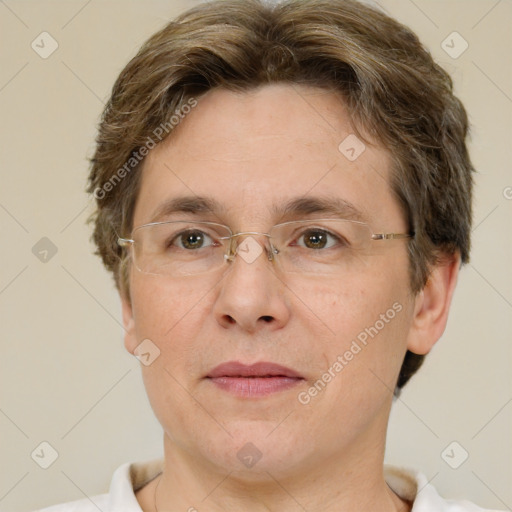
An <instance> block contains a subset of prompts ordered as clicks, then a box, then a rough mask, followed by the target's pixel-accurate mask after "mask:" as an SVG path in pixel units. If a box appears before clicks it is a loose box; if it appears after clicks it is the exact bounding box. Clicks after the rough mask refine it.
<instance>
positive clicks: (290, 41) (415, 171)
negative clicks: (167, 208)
mask: <svg viewBox="0 0 512 512" xmlns="http://www.w3.org/2000/svg"><path fill="white" fill-rule="evenodd" d="M276 82H284V83H290V84H302V85H309V86H314V87H321V88H326V89H329V90H334V91H337V92H338V93H339V94H340V95H341V97H342V98H343V100H344V102H345V104H346V106H347V108H348V111H349V113H350V115H351V119H352V122H353V125H354V129H355V130H356V131H357V133H358V135H360V136H362V137H363V138H364V136H363V135H361V134H362V133H364V134H366V136H367V138H370V139H372V140H374V141H377V142H378V143H380V144H382V145H383V146H384V147H385V148H387V149H388V150H389V152H390V154H391V157H392V161H393V169H392V178H391V186H392V189H393V191H394V192H395V193H396V195H397V197H398V200H399V202H400V204H401V206H402V208H403V211H404V215H405V217H406V219H407V220H408V222H409V225H410V229H411V230H413V231H414V233H415V237H414V239H412V240H411V241H410V243H409V250H410V275H411V289H412V291H413V292H418V291H419V290H421V288H422V287H423V286H424V285H425V283H426V281H427V279H428V273H429V268H431V267H432V265H433V264H435V263H436V261H437V260H438V257H439V256H440V255H441V254H455V253H457V252H458V253H460V255H461V260H462V262H463V263H465V262H467V261H468V258H469V248H470V231H471V217H472V215H471V193H472V171H473V167H472V164H471V162H470V159H469V156H468V151H467V147H466V136H467V134H468V119H467V114H466V111H465V109H464V107H463V106H462V104H461V102H460V101H459V100H458V98H456V97H455V96H454V94H453V87H452V81H451V78H450V77H449V75H448V74H447V73H446V72H445V71H444V70H443V69H442V68H441V67H440V66H439V65H437V64H436V63H435V62H434V60H433V59H432V57H431V55H430V53H429V52H428V51H427V50H426V49H425V48H424V47H423V46H422V44H421V43H420V41H419V40H418V38H417V36H416V35H415V34H414V33H413V32H411V30H410V29H408V28H407V27H405V26H404V25H402V24H400V23H398V22H397V21H395V20H394V19H392V18H390V17H388V16H386V15H385V14H383V13H381V12H380V11H378V10H376V9H374V8H372V7H369V6H367V5H364V4H362V3H360V2H358V1H355V0H284V1H282V2H278V3H273V4H271V3H268V2H265V1H264V0H213V1H209V2H206V3H202V4H200V5H198V6H197V7H195V8H193V9H191V10H189V11H187V12H185V13H184V14H182V15H181V16H179V17H178V18H177V19H176V20H175V21H173V22H171V23H169V24H168V25H167V26H165V27H164V28H163V29H162V30H160V31H159V32H157V33H156V34H154V35H153V36H152V37H151V38H150V39H149V40H148V41H147V42H146V43H145V44H144V45H143V46H142V47H141V49H140V50H139V52H138V54H137V55H136V56H135V57H134V58H133V59H132V60H131V61H130V62H129V63H128V65H127V66H126V67H125V68H124V69H123V71H122V72H121V74H120V76H119V78H118V79H117V81H116V83H115V85H114V87H113V90H112V95H111V97H110V99H109V101H108V103H107V106H106V108H105V110H104V113H103V116H102V119H101V123H100V126H99V135H98V138H97V146H96V151H95V154H94V156H93V158H92V160H91V162H92V166H91V172H90V176H89V184H88V191H89V192H90V193H93V194H94V196H95V197H96V200H97V209H96V212H95V213H94V214H93V216H92V221H93V222H94V234H93V239H94V242H95V243H96V245H97V248H98V250H97V254H99V255H100V256H101V257H102V259H103V263H104V264H105V266H106V267H107V269H109V270H110V271H112V272H113V275H114V278H115V282H116V285H117V287H118V288H119V289H120V290H121V291H122V292H123V293H126V294H127V295H129V283H128V273H127V271H126V269H127V264H126V262H127V258H126V254H125V253H124V252H123V249H122V248H120V247H119V246H118V244H117V234H121V235H122V236H125V235H127V234H129V233H130V232H131V230H132V221H133V210H134V206H135V200H136V197H137V193H138V184H139V181H140V180H139V178H140V174H141V167H142V166H141V163H142V162H143V158H141V151H142V148H144V147H145V146H146V149H147V147H148V140H149V139H151V140H153V142H154V134H155V131H156V130H158V129H159V127H160V131H162V129H161V127H162V126H166V130H165V132H166V133H165V134H166V135H167V133H170V132H171V131H172V123H169V119H170V118H171V117H172V116H173V115H175V116H177V115H178V114H179V113H180V112H182V109H183V108H184V106H185V105H186V104H187V102H189V103H190V101H191V99H194V98H198V97H199V96H200V95H201V94H204V93H205V92H206V91H208V90H211V89H213V88H218V87H222V88H226V89H230V90H236V91H244V90H249V89H251V88H254V87H257V86H261V85H264V84H269V83H276ZM158 133H160V132H158ZM162 133H163V132H162ZM127 162H130V165H129V166H128V167H127ZM423 357H424V356H421V355H417V354H413V353H411V352H409V351H408V352H407V354H406V356H405V360H404V363H403V365H402V369H401V372H400V376H399V379H398V383H397V388H398V389H399V388H401V387H402V386H403V385H404V384H405V383H406V382H407V381H408V380H409V378H410V377H411V376H412V375H413V374H414V373H415V371H416V370H417V369H418V368H419V366H420V365H421V363H422V361H423Z"/></svg>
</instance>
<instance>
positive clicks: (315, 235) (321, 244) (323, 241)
mask: <svg viewBox="0 0 512 512" xmlns="http://www.w3.org/2000/svg"><path fill="white" fill-rule="evenodd" d="M297 240H298V241H297V245H299V246H301V247H306V248H308V249H329V248H330V247H333V246H334V245H336V244H337V243H339V242H340V239H339V237H337V236H336V235H334V234H332V233H330V232H329V231H326V230H324V229H308V230H306V231H304V232H303V233H301V235H300V236H299V237H298V239H297ZM301 241H302V243H301Z"/></svg>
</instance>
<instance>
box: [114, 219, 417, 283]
mask: <svg viewBox="0 0 512 512" xmlns="http://www.w3.org/2000/svg"><path fill="white" fill-rule="evenodd" d="M323 221H345V222H350V223H354V224H359V225H362V226H366V227H367V228H368V230H369V232H370V233H371V237H370V240H377V241H378V240H400V239H406V238H414V236H415V232H414V231H411V232H409V233H373V232H372V229H371V227H370V225H369V224H368V223H367V222H362V221H358V220H352V219H335V218H334V219H333V218H330V219H300V220H291V221H287V222H280V223H278V224H275V225H274V226H272V227H271V228H270V231H272V230H273V229H274V228H276V227H278V226H284V225H287V224H294V223H299V222H323ZM183 222H190V223H191V224H194V223H197V224H207V225H213V226H219V227H222V228H226V230H227V231H228V232H229V233H231V235H229V236H223V237H219V240H229V241H230V243H228V244H227V247H226V253H225V254H224V260H225V261H234V259H235V256H236V254H237V253H236V249H237V248H238V244H234V243H232V240H233V239H234V238H236V237H239V236H250V235H261V236H266V237H267V238H269V239H270V238H271V237H272V235H271V234H270V233H263V232H260V231H240V232H238V233H233V231H232V229H231V228H230V227H229V226H226V225H225V224H220V223H218V222H211V221H188V220H177V221H176V220H169V221H161V222H149V223H147V224H142V225H140V226H137V227H136V228H133V229H132V235H131V236H132V238H123V237H118V238H117V244H118V245H119V246H120V247H123V248H126V247H132V246H134V245H135V243H136V241H135V240H134V239H133V233H134V232H135V231H137V230H138V229H141V228H145V227H148V226H159V225H162V224H177V223H183ZM234 247H235V249H233V248H234ZM265 250H266V252H267V254H268V260H269V261H274V260H275V255H277V254H279V252H280V251H279V249H277V248H276V247H274V246H273V245H272V243H270V251H269V250H268V248H265ZM135 268H137V270H138V271H139V272H141V273H143V274H149V275H160V274H152V273H151V272H145V271H143V270H141V269H140V268H139V267H138V266H137V265H135Z"/></svg>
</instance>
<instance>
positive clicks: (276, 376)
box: [206, 361, 304, 398]
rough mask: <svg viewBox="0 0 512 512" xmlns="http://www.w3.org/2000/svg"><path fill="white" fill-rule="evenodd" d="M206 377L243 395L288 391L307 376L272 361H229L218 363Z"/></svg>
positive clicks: (234, 392) (253, 395)
mask: <svg viewBox="0 0 512 512" xmlns="http://www.w3.org/2000/svg"><path fill="white" fill-rule="evenodd" d="M206 378H207V379H208V380H209V381H210V382H212V384H214V385H215V386H216V387H217V388H219V389H221V390H223V391H225V392H228V393H231V394H233V395H236V396H239V397H242V398H257V397H262V396H268V395H271V394H273V393H277V392H280V391H285V390H288V389H291V388H293V387H295V386H297V385H298V384H299V383H300V382H301V381H303V380H304V377H302V376H301V375H300V374H299V373H297V372H296V371H294V370H292V369H290V368H287V367H285V366H281V365H279V364H275V363H270V362H265V361H263V362H259V363H255V364H252V365H245V364H242V363H240V362H238V361H229V362H227V363H222V364H220V365H219V366H216V367H215V368H214V369H213V370H212V371H211V372H210V373H209V374H208V375H207V376H206Z"/></svg>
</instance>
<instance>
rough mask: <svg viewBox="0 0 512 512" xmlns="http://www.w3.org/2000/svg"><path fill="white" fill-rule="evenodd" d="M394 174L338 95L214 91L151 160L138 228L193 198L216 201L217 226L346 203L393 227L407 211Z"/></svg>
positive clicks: (292, 89)
mask: <svg viewBox="0 0 512 512" xmlns="http://www.w3.org/2000/svg"><path fill="white" fill-rule="evenodd" d="M389 167H390V155H389V153H388V152H387V151H386V150H385V149H384V148H380V147H379V146H378V145H376V144H368V143H363V142H362V140H360V139H358V138H357V137H356V135H355V133H354V129H353V127H352V125H351V121H350V117H349V115H348V113H347V111H346V108H345V106H344V105H343V102H342V100H341V98H340V97H339V96H338V95H337V94H335V93H334V92H330V91H326V90H323V89H318V88H312V87H305V86H298V85H284V84H278V85H267V86H263V87H259V88H257V89H254V90H251V91H247V92H233V91H228V90H225V89H216V90H213V91H210V92H208V93H207V94H206V95H204V96H202V97H201V98H199V99H198V104H197V106H196V107H194V108H193V109H192V111H191V112H190V113H188V114H187V115H186V116H185V117H184V119H183V120H182V121H181V122H180V124H179V125H178V126H177V127H175V128H174V131H173V132H172V133H171V135H170V136H169V137H167V138H166V139H165V140H164V141H163V142H162V143H161V144H159V145H158V146H157V147H156V148H155V149H153V150H151V151H150V153H149V154H148V156H147V157H146V160H145V162H144V166H143V170H142V183H141V187H140V191H139V196H138V199H137V205H136V210H135V216H134V217H135V218H134V225H140V224H143V223H146V222H151V221H155V220H161V219H157V218H156V217H158V215H159V214H161V213H162V212H163V211H165V209H166V207H167V206H166V204H167V205H168V204H172V203H174V204H176V202H179V201H180V199H181V198H184V199H186V200H189V199H190V198H192V197H194V196H196V197H201V198H205V199H212V201H211V204H215V208H216V210H217V211H215V213H216V214H218V216H219V215H220V216H222V219H220V220H223V221H224V222H226V223H228V222H229V223H231V225H233V220H235V221H237V222H239V223H244V224H245V226H246V227H247V226H249V225H254V226H255V224H256V223H262V222H273V221H276V220H279V219H278V218H276V216H279V215H281V214H282V213H283V210H285V209H286V208H285V207H284V206H283V205H285V204H286V205H290V204H291V203H293V202H294V201H297V200H299V199H300V198H302V199H304V198H315V199H323V200H330V201H331V202H338V204H339V203H340V201H341V202H344V203H345V204H347V205H348V206H349V208H347V211H348V210H349V209H350V208H352V209H353V210H355V211H354V212H353V214H354V216H358V215H359V216H360V217H361V218H362V219H364V220H367V221H369V222H371V221H372V219H375V218H380V219H381V220H383V219H384V220H387V221H389V222H391V221H392V219H393V218H394V217H400V212H399V209H398V205H397V203H396V201H395V199H394V197H393V194H392V192H391V189H390V186H389V174H390V169H389ZM182 202H183V201H182ZM280 206H283V208H280ZM204 213H206V212H204ZM217 218H219V217H217ZM394 223H395V224H396V220H395V221H394ZM259 227H261V225H260V226H259Z"/></svg>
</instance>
